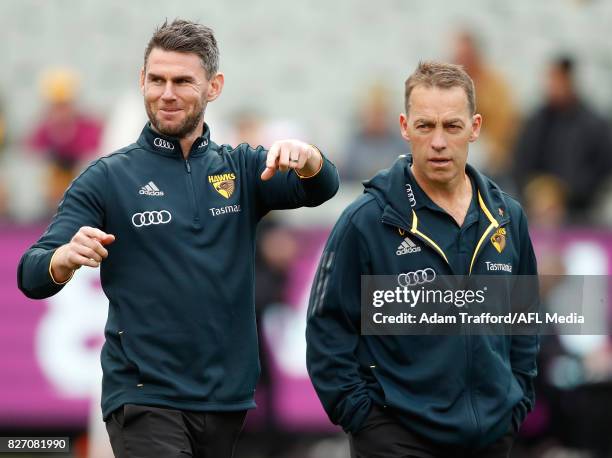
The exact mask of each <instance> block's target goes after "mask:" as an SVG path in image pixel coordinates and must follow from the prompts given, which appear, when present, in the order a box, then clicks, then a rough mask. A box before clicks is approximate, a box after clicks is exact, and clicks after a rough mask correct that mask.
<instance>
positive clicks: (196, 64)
mask: <svg viewBox="0 0 612 458" xmlns="http://www.w3.org/2000/svg"><path fill="white" fill-rule="evenodd" d="M145 70H146V71H147V72H149V71H168V70H172V71H183V72H192V73H199V72H204V67H203V66H202V62H201V60H200V56H198V55H197V54H194V53H187V52H178V51H166V50H163V49H160V48H153V49H152V50H151V53H150V54H149V57H148V58H147V68H146V69H145Z"/></svg>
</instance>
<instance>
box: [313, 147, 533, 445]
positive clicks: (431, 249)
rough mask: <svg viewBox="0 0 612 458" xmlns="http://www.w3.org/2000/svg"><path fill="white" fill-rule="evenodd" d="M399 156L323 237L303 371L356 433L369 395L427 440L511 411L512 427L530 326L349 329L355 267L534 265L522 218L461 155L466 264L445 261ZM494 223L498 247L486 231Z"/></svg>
mask: <svg viewBox="0 0 612 458" xmlns="http://www.w3.org/2000/svg"><path fill="white" fill-rule="evenodd" d="M410 163H411V157H410V156H404V157H400V158H399V159H398V160H397V161H396V162H395V164H394V165H393V166H392V167H391V168H390V169H388V170H385V171H382V172H380V173H379V174H378V175H376V176H375V177H374V178H373V179H372V180H370V181H369V182H366V183H365V192H364V194H362V196H360V197H359V198H357V199H356V201H355V202H353V203H352V204H351V205H350V206H349V207H348V208H347V209H346V210H345V211H344V213H343V214H342V215H341V217H340V219H339V220H338V222H337V224H336V225H335V227H334V229H333V231H332V233H331V235H330V237H329V240H328V242H327V245H326V247H325V251H324V253H323V256H322V259H321V262H320V264H319V268H318V271H317V274H316V278H315V282H314V284H313V287H312V291H311V296H310V303H309V310H308V323H307V328H306V340H307V366H308V372H309V375H310V378H311V380H312V383H313V385H314V387H315V389H316V391H317V394H318V396H319V398H320V400H321V402H322V404H323V407H324V408H325V411H326V412H327V414H328V416H329V418H330V420H331V421H332V422H333V423H335V424H339V425H341V426H342V427H343V428H344V430H345V431H347V432H353V433H354V432H358V431H359V430H360V428H361V427H362V426H363V424H364V423H365V421H366V419H367V417H368V415H369V412H370V409H371V406H372V403H376V404H378V405H380V406H381V407H385V408H389V409H390V410H391V411H392V412H393V414H394V415H395V416H396V418H397V419H398V420H399V421H400V422H401V423H402V424H404V425H405V427H406V428H408V429H410V430H412V431H415V432H417V433H419V434H421V435H423V436H425V437H427V438H429V439H431V440H432V441H435V442H439V443H445V444H457V445H461V446H466V447H476V448H479V447H482V446H485V445H487V444H489V443H491V442H493V441H495V440H496V439H497V438H499V437H501V436H502V435H503V434H504V433H506V432H507V431H508V430H509V429H510V427H511V421H512V422H513V427H514V429H515V431H516V430H517V429H518V428H519V426H520V424H521V423H522V421H523V420H524V418H525V416H526V414H527V412H528V411H530V410H531V409H532V408H533V404H534V391H533V378H534V377H535V376H536V355H537V352H538V349H539V339H538V336H537V335H521V336H511V335H506V336H504V335H501V336H500V335H488V336H487V335H440V336H432V335H380V336H378V335H360V332H361V324H360V323H361V322H360V320H361V312H360V304H361V298H360V287H361V283H360V281H361V275H398V274H400V273H409V272H416V271H419V270H421V271H422V270H424V269H433V270H434V271H435V272H436V274H437V275H454V274H462V275H473V274H479V275H536V274H537V267H536V260H535V256H534V252H533V247H532V244H531V240H530V238H529V233H528V230H527V220H526V217H525V214H524V212H523V210H522V209H521V207H520V205H519V204H518V203H517V202H516V201H515V200H514V199H512V198H511V197H509V196H508V195H507V194H505V193H504V192H502V191H501V190H500V189H499V187H498V186H497V185H496V184H495V183H493V182H492V181H491V180H489V179H488V178H486V177H484V176H483V175H481V174H480V173H478V172H477V171H476V170H475V169H473V168H472V167H470V166H469V165H468V166H467V172H468V174H469V175H470V176H471V177H472V178H473V180H474V182H475V184H476V187H477V190H478V195H477V199H478V204H479V212H480V216H479V220H478V223H477V224H478V227H477V231H478V232H477V233H478V238H477V241H478V242H477V244H476V246H475V247H474V246H471V247H465V249H466V250H468V253H470V257H469V258H468V259H469V260H470V265H469V271H467V272H455V271H453V269H452V268H451V264H450V263H449V262H448V260H447V256H446V254H445V253H444V251H443V249H442V248H441V246H443V243H440V242H441V241H442V240H444V234H443V233H436V232H435V231H432V228H428V227H424V226H423V223H422V222H421V220H420V219H419V217H418V214H419V211H420V210H419V207H420V205H419V203H418V202H416V200H415V195H414V193H413V192H411V187H414V186H416V183H414V182H413V181H412V180H413V178H412V176H411V174H410V173H409V167H410ZM502 228H503V229H504V230H505V247H504V248H503V250H502V251H501V252H499V250H497V249H496V248H495V246H494V245H493V243H492V240H491V237H492V236H493V235H494V234H495V233H496V231H498V230H501V229H502ZM407 237H408V238H409V239H410V241H406V238H407ZM402 247H404V248H405V247H411V248H410V254H408V255H403V254H406V253H405V252H403V251H402ZM487 263H489V264H487ZM499 265H503V266H504V267H505V268H504V269H496V268H495V267H496V266H499ZM491 266H493V267H491ZM536 286H537V284H536ZM536 295H537V294H536Z"/></svg>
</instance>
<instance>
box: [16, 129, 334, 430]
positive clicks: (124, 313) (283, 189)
mask: <svg viewBox="0 0 612 458" xmlns="http://www.w3.org/2000/svg"><path fill="white" fill-rule="evenodd" d="M209 135H210V132H209V129H208V126H206V125H205V127H204V131H203V132H202V135H201V136H200V137H198V138H197V139H196V141H195V142H194V143H193V145H192V147H191V150H190V153H189V156H188V158H187V159H186V160H185V159H184V158H183V156H182V154H181V149H180V143H179V142H178V140H177V139H175V138H172V137H167V136H164V135H160V134H159V133H157V132H155V131H154V130H153V129H151V127H150V126H149V125H147V126H146V127H145V128H144V129H143V131H142V134H141V135H140V137H139V138H138V140H137V142H136V143H134V144H132V145H130V146H128V147H126V148H123V149H121V150H119V151H117V152H115V153H113V154H110V155H109V156H106V157H103V158H101V159H99V160H97V161H95V162H94V163H93V164H92V165H90V166H89V167H88V168H87V169H86V170H85V171H84V172H83V173H82V174H81V175H80V176H79V177H78V178H76V179H75V180H74V182H73V183H72V185H71V186H70V188H69V189H68V190H67V191H66V194H65V196H64V199H63V201H62V203H61V204H60V207H59V209H58V212H57V214H56V216H55V217H54V218H53V221H52V222H51V225H50V226H49V228H48V229H47V231H46V232H45V233H44V234H43V236H42V237H41V238H40V240H38V241H37V242H36V243H35V244H34V245H33V246H32V247H31V248H30V249H29V250H28V251H27V252H26V253H25V254H24V256H23V258H22V259H21V262H20V265H19V270H18V282H19V287H20V288H21V290H22V291H23V292H24V293H25V294H26V295H27V296H29V297H32V298H44V297H48V296H50V295H52V294H55V293H57V292H58V291H59V290H60V289H61V288H62V287H63V285H59V284H56V283H55V282H54V281H53V280H52V278H51V277H50V274H49V263H50V260H51V256H52V255H53V253H54V251H55V250H56V249H57V248H58V247H59V246H61V245H63V244H65V243H67V242H68V241H69V240H70V239H71V238H72V236H73V235H74V234H75V233H76V232H77V231H78V229H79V228H80V227H81V226H92V227H97V228H100V229H102V230H103V231H105V232H107V233H110V234H114V235H115V237H116V240H115V242H114V243H112V244H111V245H108V247H107V248H108V252H109V255H108V258H107V259H105V260H104V261H103V262H102V264H101V267H100V275H101V280H102V288H103V290H104V293H105V294H106V296H107V297H108V300H109V311H108V321H107V323H106V327H105V338H106V340H105V343H104V347H103V349H102V357H101V361H102V369H103V373H104V378H103V384H102V408H103V414H104V417H105V418H107V417H108V416H109V414H110V412H112V411H113V410H114V409H116V408H118V407H120V406H121V405H123V404H125V403H134V404H145V405H158V406H167V407H170V408H175V409H183V410H194V411H209V410H216V411H230V410H243V409H248V408H252V407H254V406H255V403H254V401H253V393H254V390H255V384H256V382H257V378H258V375H259V361H258V350H257V334H256V328H255V307H254V297H253V296H254V294H253V288H254V285H253V278H254V275H255V269H254V252H255V230H256V226H257V223H258V222H259V220H260V219H261V218H262V217H263V216H264V215H265V214H266V213H267V212H268V211H270V210H275V209H284V208H296V207H300V206H316V205H319V204H321V203H322V202H324V201H326V200H327V199H329V198H331V197H332V196H333V195H334V194H335V192H336V190H337V189H338V175H337V172H336V169H335V167H334V165H333V164H332V163H331V162H329V161H328V160H327V159H324V164H323V166H322V168H321V171H320V172H319V173H318V174H317V175H316V176H314V177H312V178H309V179H307V180H306V179H305V180H302V179H300V178H299V177H298V176H297V175H296V174H295V173H294V172H289V173H277V174H275V175H274V177H273V178H272V179H270V180H269V181H266V182H264V181H262V180H261V179H260V175H261V173H262V172H263V170H264V169H265V162H266V154H267V152H266V151H265V150H264V149H263V148H261V147H259V148H256V149H254V148H251V147H249V146H248V145H246V144H242V145H239V146H238V147H236V148H232V147H230V146H228V145H217V144H215V143H214V142H212V141H210V138H209ZM83 306H84V307H86V306H87V304H83Z"/></svg>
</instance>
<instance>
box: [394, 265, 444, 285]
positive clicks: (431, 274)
mask: <svg viewBox="0 0 612 458" xmlns="http://www.w3.org/2000/svg"><path fill="white" fill-rule="evenodd" d="M435 279H436V271H435V270H433V269H432V268H431V267H427V268H426V269H422V270H417V271H415V272H406V273H402V274H399V275H398V276H397V284H398V285H400V286H403V287H406V286H416V285H422V284H423V283H431V282H432V281H434V280H435Z"/></svg>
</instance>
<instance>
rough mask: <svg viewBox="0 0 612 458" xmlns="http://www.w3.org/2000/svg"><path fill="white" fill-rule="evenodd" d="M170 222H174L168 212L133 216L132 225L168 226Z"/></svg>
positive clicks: (151, 212) (161, 211)
mask: <svg viewBox="0 0 612 458" xmlns="http://www.w3.org/2000/svg"><path fill="white" fill-rule="evenodd" d="M170 220H172V215H171V214H170V212H169V211H168V210H159V211H150V212H142V213H134V215H132V224H133V225H134V226H136V227H142V226H151V225H153V224H168V223H169V222H170Z"/></svg>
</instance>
